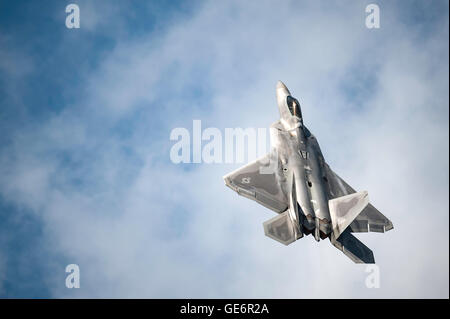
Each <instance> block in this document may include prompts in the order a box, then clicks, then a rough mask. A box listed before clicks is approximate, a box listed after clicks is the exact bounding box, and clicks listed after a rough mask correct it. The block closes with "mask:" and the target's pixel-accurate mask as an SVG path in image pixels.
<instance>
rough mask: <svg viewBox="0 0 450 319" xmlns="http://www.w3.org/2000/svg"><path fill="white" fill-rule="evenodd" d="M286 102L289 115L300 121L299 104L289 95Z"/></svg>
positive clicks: (300, 111)
mask: <svg viewBox="0 0 450 319" xmlns="http://www.w3.org/2000/svg"><path fill="white" fill-rule="evenodd" d="M286 102H287V105H288V108H289V111H290V112H291V114H292V115H293V116H297V117H298V118H300V119H302V110H301V109H300V103H299V102H298V101H297V99H296V98H293V97H292V96H290V95H289V96H288V97H287V100H286Z"/></svg>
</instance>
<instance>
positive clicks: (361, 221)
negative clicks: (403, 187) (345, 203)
mask: <svg viewBox="0 0 450 319" xmlns="http://www.w3.org/2000/svg"><path fill="white" fill-rule="evenodd" d="M325 177H326V180H327V184H328V195H329V198H330V199H333V198H337V197H341V196H346V195H349V194H353V193H356V191H355V190H354V189H353V188H352V187H351V186H350V185H349V184H347V182H345V181H344V180H343V179H342V178H340V177H339V176H338V175H337V174H336V173H335V172H333V170H332V169H331V168H330V166H329V165H328V164H326V163H325ZM348 228H349V229H350V231H351V232H353V233H360V232H369V231H370V232H379V233H384V232H386V231H388V230H391V229H392V228H394V226H393V225H392V222H391V221H390V220H389V219H388V218H387V217H386V216H384V215H383V214H382V213H380V212H379V211H378V209H376V208H375V207H374V206H373V205H372V204H370V203H369V204H368V205H367V206H366V208H364V209H363V210H362V212H361V213H360V214H359V215H358V216H357V217H356V218H355V219H354V221H353V222H352V223H351V224H350V225H349V226H348Z"/></svg>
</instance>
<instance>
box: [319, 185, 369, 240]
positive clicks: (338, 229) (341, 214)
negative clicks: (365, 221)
mask: <svg viewBox="0 0 450 319" xmlns="http://www.w3.org/2000/svg"><path fill="white" fill-rule="evenodd" d="M368 204H369V194H368V193H367V192H366V191H362V192H358V193H353V194H350V195H345V196H341V197H338V198H335V199H331V200H329V202H328V206H329V207H330V216H331V223H332V226H333V235H334V238H335V239H338V238H339V236H340V235H341V234H342V233H343V232H344V231H345V230H346V228H347V227H348V226H349V225H350V224H351V223H352V222H353V220H354V219H355V218H356V216H358V215H359V214H360V213H361V212H362V210H363V209H364V208H365V207H366V206H367V205H368Z"/></svg>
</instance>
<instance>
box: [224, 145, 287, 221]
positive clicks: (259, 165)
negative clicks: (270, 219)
mask: <svg viewBox="0 0 450 319" xmlns="http://www.w3.org/2000/svg"><path fill="white" fill-rule="evenodd" d="M276 160H277V158H276V156H274V153H273V152H270V153H268V154H266V155H264V156H263V157H261V158H259V159H257V160H256V161H254V162H252V163H249V164H247V165H245V166H243V167H241V168H239V169H237V170H235V171H233V172H231V173H230V174H228V175H225V176H224V177H223V179H224V181H225V184H226V185H227V186H228V187H230V188H231V189H233V190H234V191H235V192H237V193H238V194H239V195H241V196H244V197H247V198H249V199H252V200H254V201H256V202H258V203H260V204H261V205H263V206H265V207H267V208H269V209H271V210H273V211H275V212H277V213H282V212H284V211H285V210H286V209H287V208H288V200H287V197H286V194H285V192H284V191H283V189H282V188H281V186H280V183H279V178H280V177H279V176H280V175H279V174H278V171H277V170H273V169H271V168H270V163H273V161H276Z"/></svg>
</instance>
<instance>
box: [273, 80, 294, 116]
mask: <svg viewBox="0 0 450 319" xmlns="http://www.w3.org/2000/svg"><path fill="white" fill-rule="evenodd" d="M276 92H277V104H278V110H279V111H280V116H281V118H288V117H289V114H290V113H289V110H288V108H287V104H286V98H287V97H288V96H289V95H291V92H289V90H288V88H287V87H286V85H284V83H283V82H281V81H278V82H277V89H276Z"/></svg>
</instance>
